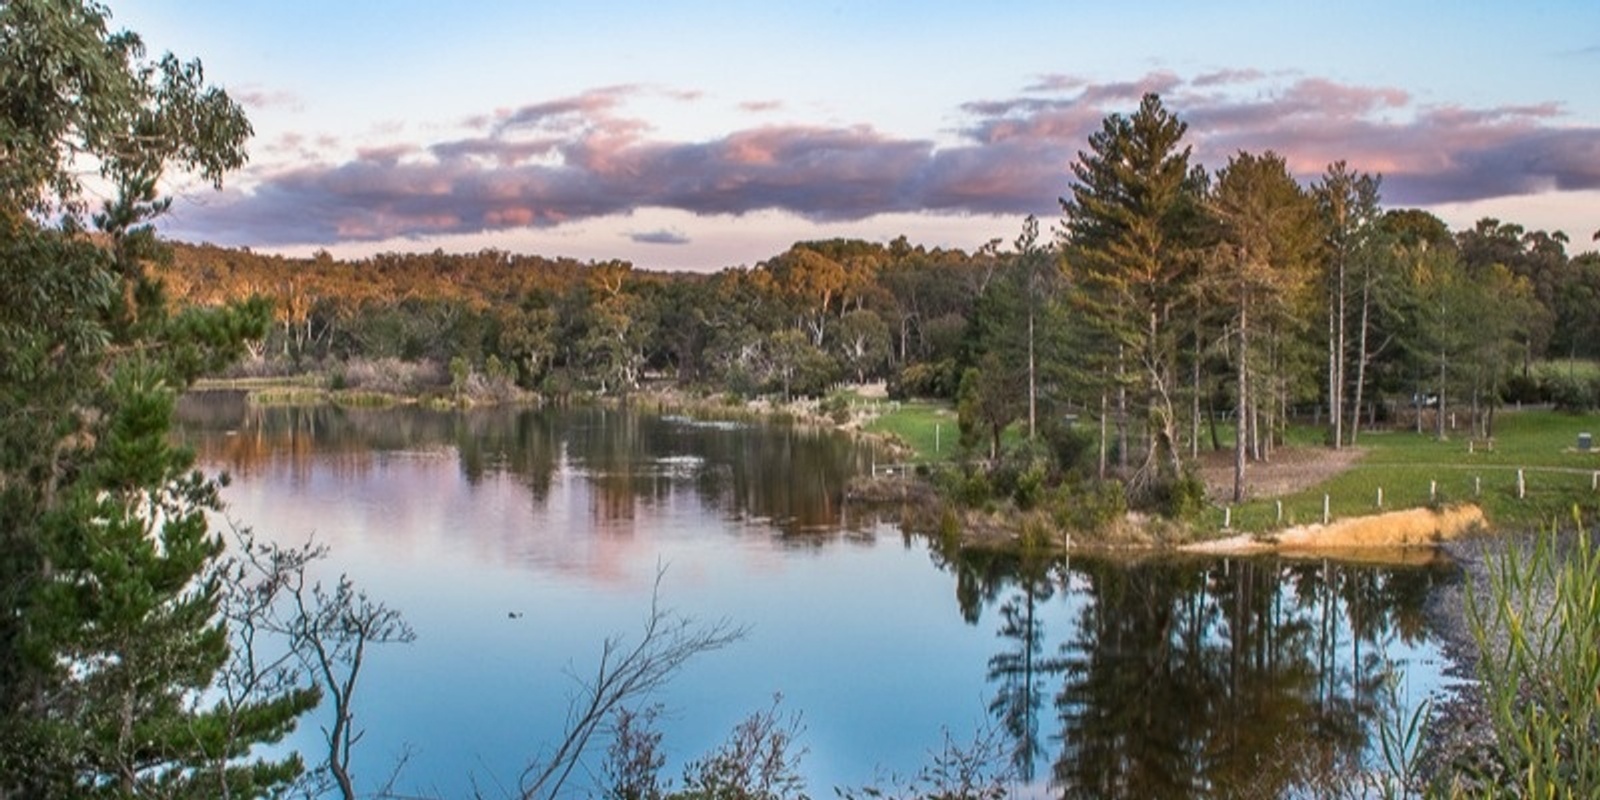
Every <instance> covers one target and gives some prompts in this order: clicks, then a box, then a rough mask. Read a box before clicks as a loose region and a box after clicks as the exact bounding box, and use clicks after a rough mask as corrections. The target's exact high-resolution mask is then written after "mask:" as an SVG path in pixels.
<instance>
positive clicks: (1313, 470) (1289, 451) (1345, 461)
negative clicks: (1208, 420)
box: [1200, 447, 1366, 502]
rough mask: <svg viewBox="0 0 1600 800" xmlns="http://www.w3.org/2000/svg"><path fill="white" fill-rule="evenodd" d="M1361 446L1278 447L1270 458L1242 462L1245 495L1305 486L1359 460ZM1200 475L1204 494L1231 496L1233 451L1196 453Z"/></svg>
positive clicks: (1218, 499)
mask: <svg viewBox="0 0 1600 800" xmlns="http://www.w3.org/2000/svg"><path fill="white" fill-rule="evenodd" d="M1365 454H1366V451H1365V450H1362V449H1360V448H1355V447H1349V448H1345V449H1343V450H1330V449H1328V448H1325V447H1280V448H1278V449H1276V450H1274V451H1273V453H1272V460H1271V461H1257V462H1252V463H1250V464H1246V465H1245V473H1244V475H1245V497H1246V498H1247V499H1261V498H1271V497H1282V496H1284V495H1286V494H1293V493H1295V492H1298V491H1300V490H1301V489H1309V488H1311V487H1312V486H1316V485H1317V484H1319V483H1322V482H1323V481H1325V480H1328V479H1329V478H1332V477H1333V476H1335V475H1338V474H1339V473H1341V472H1344V471H1345V470H1347V469H1349V468H1350V466H1351V465H1353V464H1355V463H1356V462H1357V461H1360V460H1361V457H1362V456H1363V455H1365ZM1200 478H1201V480H1203V481H1205V484H1206V496H1207V497H1209V498H1210V499H1211V500H1212V501H1214V502H1228V501H1230V500H1232V498H1233V452H1232V451H1230V450H1213V451H1208V452H1203V453H1201V454H1200Z"/></svg>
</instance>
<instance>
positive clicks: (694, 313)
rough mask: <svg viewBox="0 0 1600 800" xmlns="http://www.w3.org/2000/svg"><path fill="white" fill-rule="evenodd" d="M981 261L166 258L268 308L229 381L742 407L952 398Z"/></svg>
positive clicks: (926, 256)
mask: <svg viewBox="0 0 1600 800" xmlns="http://www.w3.org/2000/svg"><path fill="white" fill-rule="evenodd" d="M1000 266H1001V259H1000V257H999V256H998V254H997V253H996V252H995V251H993V250H987V251H983V252H980V253H978V254H975V255H969V254H967V253H965V252H962V251H960V250H937V249H935V250H928V249H925V248H922V247H912V246H911V245H910V244H908V243H907V242H906V241H905V240H904V238H901V239H898V240H896V241H894V242H893V243H891V244H889V245H887V246H884V245H879V244H872V243H867V242H861V241H846V240H832V241H823V242H803V243H800V244H796V245H795V246H794V247H792V248H790V249H789V250H788V251H786V252H784V253H781V254H778V255H776V256H774V257H773V258H771V259H768V260H766V261H763V262H761V263H759V264H757V265H756V266H754V267H750V268H734V269H725V270H722V271H721V272H717V273H714V274H709V275H707V274H693V273H673V274H668V273H657V272H648V271H643V270H636V269H634V268H633V267H632V265H630V264H628V263H626V262H620V261H613V262H604V263H579V262H576V261H572V260H566V259H563V260H551V259H544V258H539V257H536V256H521V255H512V254H509V253H505V252H502V251H497V250H484V251H480V252H478V253H473V254H466V255H452V254H446V253H443V252H440V251H435V252H433V253H423V254H382V255H377V256H373V257H371V258H365V259H360V260H355V261H336V260H334V259H332V258H329V257H327V256H325V255H319V256H318V257H316V258H312V259H291V258H284V257H280V256H270V255H260V254H255V253H251V252H249V251H246V250H226V249H221V248H216V247H212V246H209V245H202V246H187V245H179V246H177V247H176V250H175V255H174V258H173V261H172V264H171V265H170V268H168V269H167V270H166V271H165V280H166V283H167V287H168V291H169V292H170V293H171V294H172V295H173V296H174V297H175V299H177V300H178V301H179V302H180V303H184V304H192V305H215V304H221V303H225V302H228V301H230V300H237V299H240V298H244V297H250V296H255V295H259V296H264V297H267V298H269V299H271V300H272V301H273V305H274V315H275V322H276V324H275V325H274V327H273V329H272V331H271V332H270V333H269V335H268V337H267V338H266V339H265V340H263V341H261V342H256V343H253V345H252V347H253V358H252V359H251V361H253V362H254V364H251V363H246V364H245V365H243V367H241V368H243V369H253V370H265V371H278V372H287V371H298V370H306V369H317V368H320V367H323V366H326V365H327V364H329V363H330V362H332V363H339V362H344V361H348V360H350V359H384V358H396V359H403V360H422V359H430V360H434V361H437V362H440V363H445V362H449V361H451V360H453V359H457V358H461V359H465V360H466V361H467V362H468V363H470V364H471V365H472V366H473V367H474V368H477V369H486V368H487V367H488V366H489V365H490V364H491V363H494V364H498V365H499V366H500V368H501V369H503V370H505V371H506V372H508V373H509V374H510V375H511V376H512V377H514V379H515V381H516V382H517V383H518V384H519V385H520V386H522V387H523V388H525V389H529V390H533V391H536V392H541V393H547V394H561V393H568V392H593V393H601V394H625V393H627V392H630V391H632V390H635V389H637V388H638V387H639V386H640V385H641V383H642V382H644V381H645V380H646V379H647V378H657V379H670V380H673V381H677V382H679V383H682V384H685V385H691V386H706V387H717V388H718V389H720V390H726V391H729V392H733V393H736V394H741V395H754V394H762V393H780V394H783V395H785V396H795V395H816V394H820V393H822V392H824V391H826V390H827V389H828V387H830V386H832V385H834V384H837V383H839V382H841V381H873V380H893V381H897V382H898V381H910V382H911V384H912V385H910V386H908V387H907V389H908V391H913V392H916V393H923V394H940V395H945V396H950V395H953V392H954V385H953V384H952V383H951V381H950V376H951V375H953V374H955V364H956V363H957V361H958V360H959V358H960V357H961V353H962V348H963V342H964V338H965V335H966V330H967V328H968V327H969V324H970V321H971V320H972V318H973V314H974V308H975V305H976V301H977V298H978V297H979V296H981V295H982V293H983V291H984V287H985V285H986V284H987V283H988V281H989V280H990V279H991V278H992V277H993V276H994V275H995V274H996V272H997V270H998V269H999V267H1000Z"/></svg>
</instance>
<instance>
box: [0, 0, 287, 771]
mask: <svg viewBox="0 0 1600 800" xmlns="http://www.w3.org/2000/svg"><path fill="white" fill-rule="evenodd" d="M107 17H108V12H107V10H106V9H105V8H104V7H103V6H100V5H98V4H92V3H74V2H59V1H58V0H15V1H14V2H8V3H5V4H4V5H0V141H3V142H5V145H4V149H5V150H6V158H5V159H4V161H3V163H0V279H3V280H4V282H5V283H6V284H7V290H6V292H4V293H3V294H0V346H3V348H4V352H5V353H6V356H5V358H4V359H0V599H3V601H4V606H3V607H4V608H5V609H6V613H5V614H3V615H0V795H4V796H16V797H59V796H81V797H101V796H103V797H132V796H161V797H216V796H252V797H253V796H263V795H267V794H271V793H273V792H274V791H275V790H276V789H278V788H281V787H282V786H284V785H286V784H287V782H288V781H290V780H291V779H293V778H294V777H295V776H296V775H297V774H298V773H299V772H300V771H301V767H302V765H301V763H300V761H299V759H298V758H297V757H293V756H287V757H279V758H277V759H263V758H259V757H256V758H254V759H252V748H253V747H255V746H256V745H258V744H267V743H272V742H276V741H279V740H280V739H281V738H282V737H283V736H284V735H285V734H286V733H287V732H288V731H289V730H290V729H291V728H292V727H293V726H294V723H295V720H296V718H297V717H298V716H299V715H300V714H301V713H302V712H304V711H305V710H306V709H307V708H309V707H310V706H311V705H314V704H315V702H316V693H315V692H311V691H304V690H298V689H294V688H293V687H288V686H285V687H281V691H278V692H275V693H271V694H267V695H258V696H252V697H243V698H235V697H231V696H220V697H219V696H218V694H216V693H214V692H213V689H214V682H215V681H216V680H217V678H218V675H219V674H220V673H221V671H222V670H223V668H224V667H225V666H226V665H227V664H229V663H230V658H231V655H232V654H231V651H230V646H229V639H228V633H227V630H226V627H225V625H224V624H223V622H222V608H221V605H220V603H221V594H220V583H219V577H218V574H217V572H216V568H217V565H218V557H219V554H220V553H221V550H222V543H221V541H220V539H219V538H218V537H217V536H216V535H215V534H214V533H212V532H211V530H210V524H209V517H208V514H209V513H212V512H215V511H217V510H218V509H219V506H218V501H217V485H216V484H215V483H214V482H213V481H211V480H209V479H207V478H206V477H205V476H203V475H201V474H199V473H197V472H195V471H194V470H193V469H192V459H191V457H190V455H189V454H188V453H186V452H184V451H182V450H179V449H175V448H174V447H173V446H172V444H171V442H170V438H169V434H170V432H171V428H172V414H173V405H174V398H175V397H176V393H177V392H179V391H181V390H182V389H183V388H185V387H186V386H188V385H189V383H190V382H191V381H192V380H193V379H194V378H195V376H197V375H198V374H200V373H202V372H207V371H212V370H216V369H218V368H219V367H220V366H221V365H223V364H225V363H226V362H227V361H229V360H230V359H233V358H236V357H237V356H238V355H239V354H240V353H241V352H243V346H244V342H245V341H246V340H249V339H259V338H260V337H261V336H262V335H263V334H264V332H265V326H266V322H267V320H268V318H269V314H270V309H269V306H268V305H267V304H266V303H265V302H264V301H245V300H242V299H241V300H239V301H237V302H235V303H234V304H233V305H231V306H229V307H224V308H213V309H208V310H202V309H199V308H189V309H185V310H182V311H180V312H178V313H176V314H170V313H169V312H168V310H167V308H166V306H165V297H164V287H163V285H162V283H161V282H160V281H158V280H155V279H152V278H151V277H150V276H149V275H148V274H147V269H148V267H149V266H150V265H151V264H154V263H159V262H160V261H161V260H162V258H163V257H164V251H163V248H162V247H161V246H160V244H159V243H158V242H156V240H155V237H154V232H153V230H152V229H151V227H150V225H149V222H150V221H151V220H152V219H153V218H155V217H156V216H158V215H159V214H161V213H162V212H164V211H165V210H166V207H167V201H166V200H164V199H162V198H160V197H159V196H158V194H157V193H156V191H155V187H156V186H157V185H159V182H160V179H161V178H162V177H163V174H164V172H165V171H166V170H167V169H169V168H180V169H189V170H192V171H194V172H198V173H199V174H200V175H202V176H203V177H205V178H207V179H209V180H212V181H214V182H215V181H219V180H220V178H221V176H222V174H223V173H224V172H226V171H227V170H229V169H232V168H234V167H237V166H239V165H240V164H242V163H243V162H244V151H243V142H244V139H245V138H246V137H247V136H248V135H249V132H250V127H249V123H248V122H247V121H246V120H245V118H244V115H243V113H242V111H241V110H240V109H239V107H238V106H237V105H236V104H235V103H234V102H233V101H232V100H231V99H229V98H228V96H227V95H226V94H225V93H223V92H222V91H220V90H218V89H214V88H211V87H208V86H206V85H205V84H204V81H203V75H202V72H201V70H200V66H199V64H198V63H194V62H182V61H179V60H178V59H177V58H175V57H172V56H170V55H168V56H165V57H163V58H161V59H159V60H157V61H155V62H148V61H145V60H144V51H143V47H142V45H141V44H140V42H139V39H138V37H137V36H135V35H133V34H131V33H125V32H124V33H112V32H110V31H109V30H108V28H107V23H108V19H107ZM85 163H92V164H93V165H94V166H95V167H96V168H98V170H99V173H100V175H101V177H102V178H104V179H105V182H106V184H107V186H108V187H109V191H110V192H111V193H112V196H111V199H110V200H108V201H107V202H106V204H105V206H104V208H103V209H102V210H101V211H100V213H98V214H95V215H94V217H93V221H94V223H95V224H96V225H97V226H98V227H99V228H100V229H101V231H102V232H103V234H104V236H101V237H95V238H91V237H89V236H87V235H86V234H85V231H84V229H83V225H84V219H83V217H84V214H85V212H86V211H87V207H86V204H85V202H84V200H83V198H84V197H86V196H88V195H86V194H85V193H83V192H82V191H81V189H82V186H81V184H80V176H81V175H82V174H84V166H85ZM102 194H103V193H102Z"/></svg>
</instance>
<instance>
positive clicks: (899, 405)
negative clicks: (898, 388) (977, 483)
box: [863, 400, 961, 464]
mask: <svg viewBox="0 0 1600 800" xmlns="http://www.w3.org/2000/svg"><path fill="white" fill-rule="evenodd" d="M883 409H884V410H883V412H882V413H880V414H878V416H876V417H874V418H873V419H872V420H871V421H869V422H868V423H867V424H866V425H865V426H863V430H866V431H867V432H868V433H875V434H879V435H885V436H893V437H895V438H897V439H899V440H900V441H901V442H903V443H905V444H906V445H907V446H909V447H911V449H912V451H913V453H914V454H913V455H912V457H911V460H912V461H913V462H915V463H918V464H928V463H933V462H938V461H949V460H950V459H951V458H953V457H954V456H955V453H956V448H957V442H958V441H959V439H960V437H961V428H960V425H959V424H958V422H957V419H956V411H955V407H954V406H951V405H950V404H949V403H944V402H939V401H934V400H906V401H899V402H885V403H884V405H883Z"/></svg>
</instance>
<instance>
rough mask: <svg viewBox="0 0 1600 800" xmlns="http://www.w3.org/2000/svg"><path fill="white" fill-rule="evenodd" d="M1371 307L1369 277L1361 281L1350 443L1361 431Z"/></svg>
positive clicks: (1370, 281)
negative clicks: (1359, 328)
mask: <svg viewBox="0 0 1600 800" xmlns="http://www.w3.org/2000/svg"><path fill="white" fill-rule="evenodd" d="M1371 309H1372V280H1371V278H1370V277H1369V278H1368V279H1366V280H1364V281H1362V283H1361V331H1360V333H1359V334H1358V336H1357V339H1358V340H1359V341H1358V343H1357V344H1356V393H1355V397H1354V398H1352V404H1351V408H1350V444H1355V443H1356V437H1357V435H1359V433H1360V432H1361V400H1362V394H1361V393H1362V390H1364V389H1365V388H1366V382H1367V322H1368V317H1369V315H1370V313H1371Z"/></svg>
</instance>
